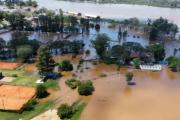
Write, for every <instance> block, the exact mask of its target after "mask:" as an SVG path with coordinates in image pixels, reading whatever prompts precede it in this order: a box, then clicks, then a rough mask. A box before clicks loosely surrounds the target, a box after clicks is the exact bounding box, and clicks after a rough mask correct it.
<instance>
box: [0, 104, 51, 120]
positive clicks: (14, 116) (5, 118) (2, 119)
mask: <svg viewBox="0 0 180 120" xmlns="http://www.w3.org/2000/svg"><path fill="white" fill-rule="evenodd" d="M53 105H54V102H53V101H47V102H45V103H39V104H37V105H36V106H35V109H34V110H31V111H24V112H23V113H21V114H19V113H14V112H2V111H0V120H19V119H22V120H30V119H31V118H33V117H35V116H37V115H39V114H40V113H43V112H45V111H46V110H48V109H50V108H52V107H53Z"/></svg>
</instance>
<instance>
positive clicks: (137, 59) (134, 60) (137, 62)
mask: <svg viewBox="0 0 180 120" xmlns="http://www.w3.org/2000/svg"><path fill="white" fill-rule="evenodd" d="M132 62H133V65H134V66H135V67H136V68H139V65H140V62H141V60H140V59H139V58H134V59H133V61H132Z"/></svg>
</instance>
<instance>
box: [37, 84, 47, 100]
mask: <svg viewBox="0 0 180 120" xmlns="http://www.w3.org/2000/svg"><path fill="white" fill-rule="evenodd" d="M47 95H48V92H47V88H46V87H45V86H44V85H42V84H38V85H37V86H36V96H37V98H44V97H46V96H47Z"/></svg>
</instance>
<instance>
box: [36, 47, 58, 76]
mask: <svg viewBox="0 0 180 120" xmlns="http://www.w3.org/2000/svg"><path fill="white" fill-rule="evenodd" d="M37 67H38V70H39V74H40V75H42V76H46V75H47V74H49V73H52V72H53V70H54V67H55V62H54V60H53V58H52V56H51V55H50V51H49V47H48V46H47V45H42V46H40V48H39V49H38V63H37Z"/></svg>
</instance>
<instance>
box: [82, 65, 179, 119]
mask: <svg viewBox="0 0 180 120" xmlns="http://www.w3.org/2000/svg"><path fill="white" fill-rule="evenodd" d="M126 71H127V69H121V72H120V74H118V75H112V76H108V77H106V78H100V79H97V80H95V81H94V85H95V88H96V90H95V92H94V94H93V95H92V96H91V97H90V98H88V99H86V100H85V101H86V102H88V105H87V107H86V109H85V110H84V112H83V113H82V116H81V119H80V120H179V119H180V114H179V111H180V107H179V106H180V102H179V101H180V95H179V92H180V88H179V85H180V72H179V73H172V72H171V71H169V70H168V69H167V68H164V69H163V71H162V72H150V71H138V70H133V72H134V75H135V78H134V80H135V81H136V83H137V85H136V86H127V85H126V81H125V77H124V75H125V73H126ZM131 71H132V70H131Z"/></svg>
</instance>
